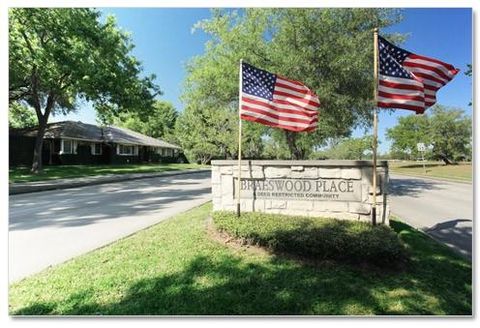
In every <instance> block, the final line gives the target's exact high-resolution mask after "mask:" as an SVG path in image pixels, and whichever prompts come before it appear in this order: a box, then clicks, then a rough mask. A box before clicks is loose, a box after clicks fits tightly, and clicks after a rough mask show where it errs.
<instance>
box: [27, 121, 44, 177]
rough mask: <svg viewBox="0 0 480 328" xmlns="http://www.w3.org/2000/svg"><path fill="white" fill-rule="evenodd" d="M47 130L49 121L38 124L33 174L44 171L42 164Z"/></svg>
mask: <svg viewBox="0 0 480 328" xmlns="http://www.w3.org/2000/svg"><path fill="white" fill-rule="evenodd" d="M46 128H47V121H45V120H41V121H40V122H38V131H37V137H36V139H35V149H34V150H33V162H32V169H31V172H32V173H34V174H38V173H39V172H41V171H42V169H43V163H42V149H43V136H44V135H45V129H46Z"/></svg>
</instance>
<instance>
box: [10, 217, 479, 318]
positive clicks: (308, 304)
mask: <svg viewBox="0 0 480 328" xmlns="http://www.w3.org/2000/svg"><path fill="white" fill-rule="evenodd" d="M392 225H393V227H394V229H395V230H396V231H397V232H399V233H400V235H401V236H402V238H403V239H404V240H405V242H406V243H407V244H408V245H409V247H410V248H411V249H412V259H413V261H412V263H411V265H410V267H409V268H408V269H407V270H406V271H404V272H400V273H389V274H377V273H375V272H364V271H361V270H356V269H354V268H352V267H349V266H343V265H337V264H336V265H332V264H331V265H326V266H325V267H309V266H301V265H299V264H296V263H294V262H292V261H288V260H285V259H283V258H281V257H275V256H272V257H269V258H268V259H267V260H265V261H261V262H251V261H246V260H245V259H244V258H242V257H240V256H236V255H234V254H232V253H226V252H223V253H222V254H221V255H218V254H217V256H215V257H207V256H203V255H197V256H196V257H195V258H193V259H191V260H189V261H187V262H186V263H185V265H184V267H183V270H181V271H177V272H173V273H166V274H162V275H158V276H156V277H150V278H143V279H138V280H136V281H135V282H134V283H132V284H131V285H129V286H127V288H126V289H124V290H123V291H122V292H121V293H120V294H123V296H122V297H121V298H119V299H118V301H116V302H112V303H103V302H102V303H100V302H99V301H97V300H98V299H99V298H100V299H101V298H102V295H100V294H96V293H95V292H94V291H93V290H92V289H91V288H90V289H88V290H86V291H80V292H77V293H74V294H71V296H69V297H67V298H65V299H59V300H58V301H57V302H42V301H37V302H35V303H34V304H30V305H29V306H26V307H23V308H21V309H19V310H18V311H16V312H15V313H12V314H16V315H22V314H37V315H38V314H63V315H83V314H102V315H187V314H189V315H255V314H256V315H281V314H298V315H302V314H303V315H304V314H457V315H461V314H471V267H470V266H469V265H468V264H465V262H464V261H463V260H461V259H460V258H457V257H455V256H454V255H452V254H451V253H450V251H449V250H448V249H446V248H444V247H442V246H441V245H437V244H436V243H434V242H432V240H431V239H429V238H428V237H426V236H425V235H423V234H422V233H420V232H418V231H415V230H414V229H412V228H410V227H409V226H407V225H405V224H402V223H399V222H393V224H392ZM112 288H113V287H112ZM115 292H116V293H118V292H119V291H118V290H116V291H115Z"/></svg>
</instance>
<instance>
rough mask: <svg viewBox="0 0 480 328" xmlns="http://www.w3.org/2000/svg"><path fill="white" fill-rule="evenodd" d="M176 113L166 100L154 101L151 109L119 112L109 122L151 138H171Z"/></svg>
mask: <svg viewBox="0 0 480 328" xmlns="http://www.w3.org/2000/svg"><path fill="white" fill-rule="evenodd" d="M177 117H178V113H177V111H176V110H175V108H174V107H173V105H172V104H171V103H169V102H167V101H160V100H157V101H155V103H154V105H153V107H152V108H151V111H149V112H147V113H144V112H141V113H139V112H138V111H129V112H126V113H120V115H118V116H117V117H114V118H113V121H112V122H111V123H113V124H115V125H117V126H121V127H124V128H127V129H130V130H133V131H137V132H139V133H142V134H145V135H147V136H150V137H152V138H163V139H172V138H173V136H172V135H173V131H174V128H175V122H176V120H177Z"/></svg>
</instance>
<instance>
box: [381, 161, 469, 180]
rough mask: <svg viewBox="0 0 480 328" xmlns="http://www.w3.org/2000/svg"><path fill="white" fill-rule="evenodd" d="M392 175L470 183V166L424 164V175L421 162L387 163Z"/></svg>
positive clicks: (437, 163) (439, 163)
mask: <svg viewBox="0 0 480 328" xmlns="http://www.w3.org/2000/svg"><path fill="white" fill-rule="evenodd" d="M389 168H390V170H391V172H393V173H399V174H407V175H418V176H426V177H434V178H444V179H449V180H457V181H470V182H471V181H472V164H471V163H460V164H458V165H445V164H444V163H443V162H426V163H425V168H426V171H427V172H426V173H425V171H424V169H423V164H422V162H412V161H408V162H407V161H405V162H392V161H390V162H389Z"/></svg>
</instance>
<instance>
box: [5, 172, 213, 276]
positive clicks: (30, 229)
mask: <svg viewBox="0 0 480 328" xmlns="http://www.w3.org/2000/svg"><path fill="white" fill-rule="evenodd" d="M210 175H211V173H210V172H202V173H193V174H187V175H178V176H169V177H158V178H151V179H142V180H130V181H124V182H118V183H109V184H102V185H95V186H86V187H79V188H72V189H65V190H55V191H45V192H37V193H30V194H23V195H14V196H10V197H9V281H10V282H14V281H17V280H20V279H22V278H24V277H26V276H29V275H31V274H34V273H36V272H39V271H42V270H43V269H45V268H47V267H49V266H51V265H55V264H58V263H62V262H64V261H66V260H69V259H71V258H73V257H75V256H78V255H80V254H84V253H86V252H89V251H91V250H94V249H96V248H98V247H101V246H104V245H107V244H109V243H111V242H113V241H115V240H117V239H119V238H122V237H125V236H128V235H130V234H132V233H134V232H136V231H138V230H141V229H143V228H146V227H148V226H151V225H153V224H155V223H158V222H160V221H163V220H165V219H168V218H169V217H171V216H173V215H175V214H177V213H180V212H184V211H186V210H188V209H190V208H193V207H196V206H199V205H200V204H203V203H205V202H207V201H209V200H210V199H211V182H210Z"/></svg>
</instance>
